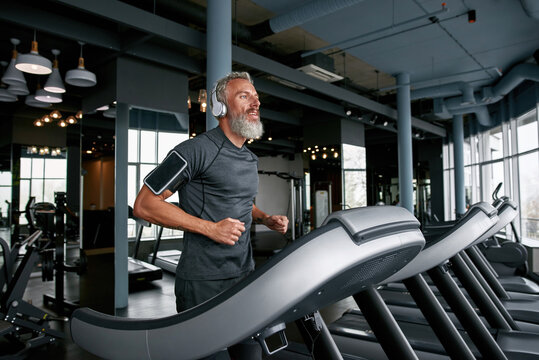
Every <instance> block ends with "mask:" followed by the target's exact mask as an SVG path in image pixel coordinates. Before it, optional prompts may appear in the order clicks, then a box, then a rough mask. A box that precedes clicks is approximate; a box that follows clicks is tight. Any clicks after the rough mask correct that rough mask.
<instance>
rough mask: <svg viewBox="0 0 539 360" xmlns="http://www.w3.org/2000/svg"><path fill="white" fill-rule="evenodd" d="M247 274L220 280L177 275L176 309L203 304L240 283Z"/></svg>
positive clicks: (178, 310) (180, 310) (180, 309)
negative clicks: (184, 277) (195, 278)
mask: <svg viewBox="0 0 539 360" xmlns="http://www.w3.org/2000/svg"><path fill="white" fill-rule="evenodd" d="M244 277H245V276H240V277H237V278H232V279H220V280H184V279H181V278H179V277H176V283H175V287H174V293H175V294H176V311H177V312H182V311H185V310H187V309H190V308H192V307H195V306H197V305H198V304H202V303H203V302H204V301H206V300H209V299H211V298H212V297H214V296H216V295H218V294H220V293H221V292H223V291H225V290H226V289H228V288H230V287H232V286H233V285H234V284H236V283H238V282H239V281H241V279H243V278H244Z"/></svg>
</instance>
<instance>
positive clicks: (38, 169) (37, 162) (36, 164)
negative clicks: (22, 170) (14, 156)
mask: <svg viewBox="0 0 539 360" xmlns="http://www.w3.org/2000/svg"><path fill="white" fill-rule="evenodd" d="M31 160H32V176H31V177H33V178H42V177H43V167H44V165H45V160H44V159H36V158H33V159H31Z"/></svg>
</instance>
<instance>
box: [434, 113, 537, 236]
mask: <svg viewBox="0 0 539 360" xmlns="http://www.w3.org/2000/svg"><path fill="white" fill-rule="evenodd" d="M505 120H508V119H505ZM504 144H505V146H504ZM464 155H465V160H464V162H465V168H464V183H465V191H466V202H467V203H468V202H469V203H470V204H473V203H476V202H478V201H481V200H482V201H486V202H491V201H492V192H493V191H494V189H495V188H496V186H498V184H499V183H502V187H501V189H500V191H499V193H498V194H499V196H508V197H510V198H513V199H514V200H515V201H517V202H518V203H519V206H520V208H519V209H520V218H519V219H517V222H518V223H519V224H520V229H519V230H520V236H521V237H522V239H523V240H524V241H534V240H539V192H538V191H537V189H538V188H539V128H538V113H537V109H533V110H531V111H529V112H528V113H526V114H523V115H521V116H519V117H517V118H516V119H512V120H510V121H509V122H506V123H504V124H503V126H497V127H495V128H493V129H490V130H487V131H485V132H483V133H480V134H477V135H471V136H470V137H469V138H468V139H466V141H465V144H464ZM452 157H453V152H452V144H451V143H449V144H444V147H443V166H444V200H445V216H446V220H447V219H450V218H453V215H454V201H455V200H454V183H453V182H454V179H453V171H454V168H453V161H452ZM469 158H471V162H468V159H469ZM508 235H509V233H508Z"/></svg>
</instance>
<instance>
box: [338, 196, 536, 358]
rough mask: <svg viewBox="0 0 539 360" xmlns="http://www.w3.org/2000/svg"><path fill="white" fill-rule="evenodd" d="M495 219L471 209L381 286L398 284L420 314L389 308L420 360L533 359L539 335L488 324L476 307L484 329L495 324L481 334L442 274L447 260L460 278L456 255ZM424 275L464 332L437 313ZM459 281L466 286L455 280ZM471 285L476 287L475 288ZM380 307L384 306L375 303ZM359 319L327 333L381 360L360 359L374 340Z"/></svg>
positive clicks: (354, 315) (489, 210) (488, 210)
mask: <svg viewBox="0 0 539 360" xmlns="http://www.w3.org/2000/svg"><path fill="white" fill-rule="evenodd" d="M497 220H498V219H497V216H496V210H495V209H494V208H493V207H492V206H490V205H489V204H487V203H480V204H476V205H474V206H473V207H472V208H471V209H470V210H469V211H468V212H467V213H466V215H465V216H464V217H463V218H462V219H461V220H459V222H458V223H457V224H456V225H455V227H454V228H453V229H451V231H449V232H448V233H447V234H446V236H443V237H441V238H439V239H438V241H434V242H431V243H427V245H426V246H425V248H424V250H423V251H422V252H421V253H420V254H419V255H418V256H417V257H416V258H414V260H412V261H411V262H410V263H409V264H408V265H407V266H405V267H404V268H403V269H401V270H400V271H399V272H398V273H396V274H394V275H393V276H391V277H389V278H388V279H387V282H395V281H401V280H402V281H403V282H404V284H405V285H406V287H407V289H408V291H409V292H410V294H411V296H412V297H413V299H414V300H415V302H416V303H417V306H419V307H420V309H421V312H419V311H417V312H416V313H415V314H412V313H410V311H409V309H405V311H404V312H402V313H401V312H399V311H398V310H399V309H398V307H396V306H393V307H392V308H391V310H392V311H394V315H395V318H396V319H397V321H398V323H399V326H400V327H401V328H402V330H403V332H404V333H405V335H407V336H408V340H409V341H410V344H411V345H412V346H413V347H414V350H416V351H417V352H418V353H419V352H421V353H422V354H426V353H430V355H427V356H426V357H425V358H428V359H437V358H440V356H444V355H445V356H446V357H447V356H450V357H451V358H454V359H475V358H476V357H477V356H481V357H482V358H484V359H519V360H520V359H535V358H539V334H533V333H528V332H521V331H515V330H514V328H513V326H514V324H509V323H508V322H504V318H503V315H502V314H498V316H497V317H496V318H495V319H493V317H494V314H490V313H487V311H485V312H484V313H483V309H484V307H482V306H481V311H482V314H483V315H484V316H485V319H486V320H487V323H488V324H489V325H491V326H492V322H494V321H498V323H497V324H496V326H492V327H493V328H495V330H491V329H487V327H486V326H485V320H481V319H480V318H479V316H478V315H477V314H476V312H475V310H474V308H473V307H472V306H471V305H470V303H469V302H468V301H467V299H466V298H465V297H464V296H463V294H462V292H461V291H460V289H459V287H458V286H457V285H456V283H455V282H454V280H453V278H452V277H451V275H450V274H449V272H448V271H449V268H448V261H447V260H448V259H451V263H452V266H453V267H454V268H455V270H457V269H458V271H456V272H457V273H460V268H461V265H462V261H461V260H460V252H461V250H463V249H465V248H467V247H469V246H471V245H473V244H474V243H477V242H479V241H483V240H484V235H485V233H486V232H487V231H488V230H489V229H490V228H491V227H492V226H494V225H495V224H496V222H497ZM424 271H427V272H428V274H429V276H430V277H431V278H432V279H433V281H435V283H436V286H437V287H438V288H439V289H440V292H441V293H442V294H443V296H444V298H446V300H447V302H448V304H449V305H450V306H451V308H452V310H453V312H454V314H455V316H456V318H458V320H459V323H458V326H459V327H461V328H463V329H464V330H465V331H462V330H461V331H458V330H456V327H455V324H454V322H453V321H451V318H450V317H449V316H448V315H447V314H446V313H445V311H443V308H442V307H441V305H440V303H439V302H438V301H437V299H436V297H435V296H434V294H433V293H432V291H431V289H430V287H429V286H428V284H427V283H426V282H425V280H424V279H423V277H422V276H421V274H420V273H422V272H424ZM457 275H459V274H457ZM459 279H461V281H463V282H467V281H468V279H467V278H466V277H460V275H459ZM476 285H477V287H480V285H479V284H476ZM475 301H476V299H475V298H474V302H475ZM380 302H381V304H384V303H383V300H382V299H381V298H380ZM476 304H477V303H476ZM381 306H382V305H381ZM477 306H479V305H477ZM491 315H492V316H491ZM365 316H368V313H367V312H365V311H363V314H362V313H359V312H357V311H355V312H348V313H346V314H344V315H343V317H341V318H340V319H338V320H337V321H335V322H334V323H332V324H330V325H329V330H330V332H331V333H332V335H333V338H334V339H335V342H336V343H337V345H338V346H339V348H340V349H341V350H342V351H343V352H344V353H347V354H351V355H357V356H365V357H369V358H373V359H378V358H381V357H380V355H379V354H378V355H376V354H368V356H367V355H366V352H365V351H366V350H365V349H372V348H373V346H374V345H373V344H375V341H376V339H375V338H373V336H372V334H371V329H370V328H369V327H368V326H366V323H365ZM452 317H453V316H452ZM367 320H368V319H367ZM453 320H454V317H453ZM427 323H428V324H430V327H429V326H428V325H427ZM435 335H436V336H435ZM421 358H423V356H421Z"/></svg>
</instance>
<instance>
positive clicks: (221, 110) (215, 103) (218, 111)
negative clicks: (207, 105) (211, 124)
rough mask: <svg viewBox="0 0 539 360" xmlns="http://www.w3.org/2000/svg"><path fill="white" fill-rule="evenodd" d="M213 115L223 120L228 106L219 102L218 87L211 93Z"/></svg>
mask: <svg viewBox="0 0 539 360" xmlns="http://www.w3.org/2000/svg"><path fill="white" fill-rule="evenodd" d="M211 104H212V106H211V113H212V115H213V116H215V117H217V118H221V117H223V116H225V115H226V112H227V108H226V105H225V104H224V103H222V102H220V101H219V100H217V87H214V88H213V90H212V92H211Z"/></svg>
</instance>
